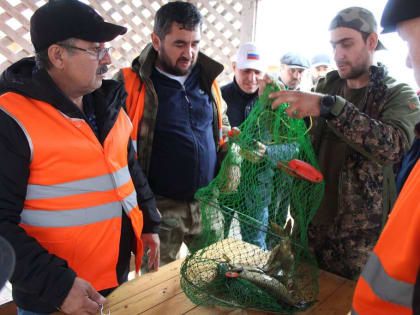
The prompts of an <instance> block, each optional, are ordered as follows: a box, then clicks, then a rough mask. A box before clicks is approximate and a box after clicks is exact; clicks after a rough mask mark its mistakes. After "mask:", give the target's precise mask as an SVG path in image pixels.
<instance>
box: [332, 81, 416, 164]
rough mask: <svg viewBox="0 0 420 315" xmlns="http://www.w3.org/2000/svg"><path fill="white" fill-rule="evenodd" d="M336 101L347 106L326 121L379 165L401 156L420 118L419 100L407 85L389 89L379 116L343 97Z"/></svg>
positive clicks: (392, 162) (407, 147)
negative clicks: (365, 110) (366, 111)
mask: <svg viewBox="0 0 420 315" xmlns="http://www.w3.org/2000/svg"><path fill="white" fill-rule="evenodd" d="M337 103H341V104H342V105H344V106H342V110H341V111H340V112H339V113H337V114H338V115H337V116H336V117H334V118H333V119H330V120H329V121H328V122H327V123H328V126H329V127H330V128H332V129H333V130H334V132H335V133H336V134H337V135H338V136H340V137H342V138H343V139H344V140H345V141H346V142H347V143H348V144H349V145H350V146H351V147H352V148H353V149H354V150H356V151H358V152H360V153H361V154H362V155H364V156H366V157H368V158H372V159H374V160H376V161H377V162H378V163H380V164H389V163H390V164H394V163H398V162H399V161H400V160H401V159H402V157H403V156H404V154H405V153H406V152H407V151H408V149H409V148H410V145H411V142H412V140H413V137H414V133H413V130H414V126H415V124H416V123H417V122H418V121H420V110H419V107H420V105H419V100H418V98H417V95H416V94H415V93H414V91H413V90H412V89H411V88H410V87H409V86H408V85H406V84H398V85H394V86H393V87H392V88H391V89H390V95H389V96H388V98H387V100H386V102H385V104H384V105H383V108H382V110H381V112H380V113H379V116H378V118H377V119H375V118H372V117H370V116H369V115H368V114H366V113H363V112H361V111H360V110H359V109H358V108H357V107H356V106H354V105H353V104H351V103H350V102H347V101H345V100H344V99H343V98H341V97H340V96H337ZM343 103H345V104H343ZM340 107H341V106H340Z"/></svg>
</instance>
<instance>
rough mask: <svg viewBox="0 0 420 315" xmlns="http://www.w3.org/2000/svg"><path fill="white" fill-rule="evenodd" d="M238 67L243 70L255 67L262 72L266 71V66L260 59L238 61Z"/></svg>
mask: <svg viewBox="0 0 420 315" xmlns="http://www.w3.org/2000/svg"><path fill="white" fill-rule="evenodd" d="M236 67H237V68H238V69H241V70H243V69H254V70H258V71H261V72H264V71H265V67H264V66H263V65H262V64H261V62H258V61H254V62H252V61H248V62H243V63H239V64H238V63H236Z"/></svg>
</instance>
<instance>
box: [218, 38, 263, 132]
mask: <svg viewBox="0 0 420 315" xmlns="http://www.w3.org/2000/svg"><path fill="white" fill-rule="evenodd" d="M232 67H233V71H234V72H235V76H234V78H233V81H232V82H231V83H229V84H227V85H225V86H223V87H222V88H221V91H222V97H223V99H224V100H225V102H226V103H227V116H228V118H229V123H230V125H231V126H232V127H237V126H239V125H240V124H241V123H242V122H243V121H244V120H245V119H246V117H247V116H248V114H249V112H250V111H251V109H252V107H253V106H254V104H255V102H256V100H257V98H258V80H260V79H262V77H263V75H264V72H265V66H264V63H263V62H262V59H261V55H260V51H259V49H258V48H257V46H256V45H255V44H254V43H245V44H242V45H241V47H240V48H239V50H238V53H237V55H236V61H234V62H232Z"/></svg>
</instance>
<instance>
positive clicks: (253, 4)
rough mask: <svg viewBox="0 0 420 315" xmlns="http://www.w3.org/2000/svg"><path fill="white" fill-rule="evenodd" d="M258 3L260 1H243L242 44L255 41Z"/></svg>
mask: <svg viewBox="0 0 420 315" xmlns="http://www.w3.org/2000/svg"><path fill="white" fill-rule="evenodd" d="M258 1H260V0H243V2H242V5H243V7H242V13H241V17H242V18H241V23H242V27H241V43H245V42H253V41H255V35H256V30H257V9H258Z"/></svg>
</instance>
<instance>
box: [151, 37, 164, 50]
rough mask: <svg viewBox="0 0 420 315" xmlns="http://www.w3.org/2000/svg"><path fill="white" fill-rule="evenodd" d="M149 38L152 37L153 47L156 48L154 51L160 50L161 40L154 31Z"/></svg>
mask: <svg viewBox="0 0 420 315" xmlns="http://www.w3.org/2000/svg"><path fill="white" fill-rule="evenodd" d="M151 38H152V45H153V48H154V49H155V50H156V51H160V46H161V44H162V43H161V41H160V38H159V36H157V34H155V33H152V35H151Z"/></svg>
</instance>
